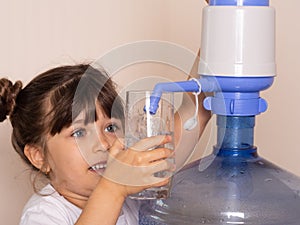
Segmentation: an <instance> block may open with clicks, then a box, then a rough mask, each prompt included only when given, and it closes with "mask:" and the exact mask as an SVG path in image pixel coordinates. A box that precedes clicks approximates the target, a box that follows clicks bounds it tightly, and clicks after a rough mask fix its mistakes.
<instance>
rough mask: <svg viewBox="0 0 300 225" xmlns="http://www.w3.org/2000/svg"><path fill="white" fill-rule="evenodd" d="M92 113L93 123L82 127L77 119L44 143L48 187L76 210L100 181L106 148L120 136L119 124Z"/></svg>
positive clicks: (80, 121)
mask: <svg viewBox="0 0 300 225" xmlns="http://www.w3.org/2000/svg"><path fill="white" fill-rule="evenodd" d="M96 111H97V117H98V119H97V121H96V122H95V123H93V124H92V123H90V124H86V125H85V124H84V118H82V117H81V116H78V118H77V119H76V120H75V121H74V122H73V124H72V125H71V126H70V127H68V128H65V129H63V130H62V131H61V132H60V133H59V134H56V135H55V136H53V137H50V138H49V140H48V143H47V146H48V157H47V160H48V164H49V166H50V168H51V172H50V180H51V184H52V185H53V186H54V188H55V189H56V190H57V191H58V192H59V193H60V194H61V195H63V196H64V197H65V198H66V199H68V200H69V201H70V202H72V203H74V204H75V205H77V206H79V207H83V206H84V204H85V201H86V200H87V199H88V197H89V196H90V194H91V192H92V191H93V190H94V188H95V186H96V184H97V183H98V181H99V179H100V178H101V176H100V175H101V174H102V173H103V172H104V170H105V168H106V162H107V158H108V150H109V148H110V147H111V146H112V144H113V142H114V141H115V140H116V139H117V138H118V137H120V136H121V135H122V133H123V132H122V124H121V121H120V120H118V119H114V118H108V117H107V116H105V114H103V113H102V111H101V110H100V108H99V106H97V109H96ZM99 174H100V175H99Z"/></svg>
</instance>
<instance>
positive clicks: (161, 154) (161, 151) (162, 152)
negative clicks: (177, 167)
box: [141, 148, 174, 163]
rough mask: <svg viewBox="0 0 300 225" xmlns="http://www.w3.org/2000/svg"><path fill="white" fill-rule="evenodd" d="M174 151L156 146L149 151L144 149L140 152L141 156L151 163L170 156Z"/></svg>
mask: <svg viewBox="0 0 300 225" xmlns="http://www.w3.org/2000/svg"><path fill="white" fill-rule="evenodd" d="M173 154H174V151H173V150H171V149H168V148H157V149H153V150H151V151H145V152H143V153H141V157H143V160H144V161H145V162H148V163H151V162H154V161H158V160H162V159H166V158H170V157H172V155H173Z"/></svg>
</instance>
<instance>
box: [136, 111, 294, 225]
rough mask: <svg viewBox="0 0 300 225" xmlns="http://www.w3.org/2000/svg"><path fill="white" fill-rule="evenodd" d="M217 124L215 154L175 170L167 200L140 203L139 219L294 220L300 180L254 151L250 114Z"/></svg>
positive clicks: (175, 224) (271, 223) (161, 222)
mask: <svg viewBox="0 0 300 225" xmlns="http://www.w3.org/2000/svg"><path fill="white" fill-rule="evenodd" d="M217 123H218V143H217V145H216V147H215V149H214V153H213V154H211V155H209V156H208V157H205V158H203V159H201V160H199V161H196V162H194V163H192V164H190V165H188V166H186V167H185V168H183V169H182V170H181V171H180V172H178V173H177V174H176V175H175V176H174V177H173V184H172V189H171V194H170V197H169V198H168V199H165V200H163V199H161V200H155V201H148V202H144V203H143V204H142V206H141V208H140V212H139V221H140V222H139V224H142V225H166V224H168V225H169V224H170V225H183V224H188V225H194V224H216V225H217V224H251V225H254V224H255V225H283V224H284V225H298V224H299V223H300V198H299V193H300V179H299V177H297V176H295V175H293V174H291V173H289V172H287V171H285V170H283V169H281V168H279V167H278V166H276V165H274V164H272V163H270V162H268V161H267V160H265V159H263V158H261V157H259V156H258V154H257V150H256V148H255V147H253V145H252V142H253V127H254V117H244V118H241V117H220V116H218V122H217ZM222 140H223V141H222Z"/></svg>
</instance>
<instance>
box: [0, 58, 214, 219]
mask: <svg viewBox="0 0 300 225" xmlns="http://www.w3.org/2000/svg"><path fill="white" fill-rule="evenodd" d="M192 111H193V110H192ZM203 112H204V111H203V110H200V114H203ZM203 115H205V116H202V117H201V120H200V122H201V123H200V126H201V128H203V127H204V126H205V123H206V122H207V120H208V118H209V116H208V114H207V113H205V114H203ZM7 116H9V119H10V121H11V124H12V127H13V132H12V144H13V147H14V148H15V150H16V151H17V152H18V154H19V155H20V156H21V158H22V159H23V160H24V161H25V162H26V163H27V164H28V165H30V166H31V167H32V168H33V169H34V170H36V171H37V174H38V176H45V177H47V178H48V179H49V184H47V185H46V186H45V187H44V188H42V189H41V190H40V191H37V193H36V194H34V195H33V196H32V197H31V199H30V200H29V201H28V203H27V204H26V206H25V208H24V211H23V214H22V217H21V222H20V224H21V225H26V224H30V225H38V224H43V225H54V224H55V225H57V224H59V225H73V224H76V225H80V224H85V225H86V224H89V225H96V224H101V225H104V224H107V225H108V224H118V225H120V224H129V225H134V224H137V210H138V209H137V206H136V202H134V201H131V200H128V199H127V200H126V197H127V196H128V195H130V194H133V193H137V192H140V191H142V190H143V189H145V188H148V187H150V186H161V185H164V184H166V183H167V182H168V179H160V180H153V176H152V175H151V174H153V173H155V172H157V171H159V170H162V169H164V170H167V169H172V165H168V163H167V161H166V160H165V159H166V158H168V157H171V156H172V151H171V150H169V149H166V148H157V149H155V150H153V151H144V150H146V149H149V148H153V147H156V146H159V145H161V144H164V143H167V142H170V141H171V138H170V137H169V136H157V137H151V138H147V139H144V140H142V141H140V142H139V143H137V144H136V145H135V146H133V148H134V149H140V150H141V151H134V150H132V149H126V151H124V145H123V142H122V140H121V139H120V138H119V137H121V135H122V126H123V124H122V122H123V118H124V113H123V107H122V102H121V100H120V98H119V97H118V95H117V92H116V90H115V87H114V84H113V83H112V81H111V80H110V79H109V78H108V76H107V75H106V73H105V72H104V71H101V70H96V69H94V68H92V67H91V66H89V65H85V64H80V65H74V66H62V67H57V68H54V69H51V70H49V71H47V72H45V73H43V74H41V75H39V76H37V77H36V78H34V79H33V80H32V81H31V82H30V83H29V84H28V85H27V86H26V87H25V88H23V89H22V83H21V82H20V81H17V82H16V83H15V84H13V83H12V82H11V81H9V80H7V79H1V80H0V121H4V120H5V119H6V118H7ZM177 121H180V120H179V117H178V116H177ZM176 124H177V125H176V129H177V130H178V131H180V130H181V123H180V122H177V123H176ZM93 130H96V131H97V132H96V134H97V135H95V132H93ZM201 130H202V129H201ZM194 133H195V134H194V136H193V135H191V136H189V139H190V138H192V139H194V140H195V141H192V142H189V143H188V146H185V147H189V146H192V145H194V144H195V143H196V141H197V137H196V138H195V135H196V136H198V137H199V136H200V134H201V132H200V133H199V132H198V133H197V132H194ZM189 135H190V134H189ZM180 136H184V133H182V132H176V133H175V138H177V139H179V138H178V137H180ZM94 138H97V140H98V141H97V140H96V139H95V141H94ZM91 152H92V153H93V154H95V155H97V157H96V160H95V157H93V158H92V159H90V158H89V155H90V154H91ZM116 162H117V163H119V164H123V165H127V166H128V165H129V166H131V167H132V168H134V167H137V166H143V167H145V168H151V169H152V170H151V173H149V170H148V172H147V170H145V171H144V174H142V176H143V177H144V178H145V179H146V180H149V181H150V180H151V181H152V182H150V183H151V184H149V185H146V184H145V185H143V186H132V185H126V184H124V183H122V184H120V183H118V182H117V181H116V180H114V177H110V176H109V175H107V176H106V174H117V173H120V172H121V171H118V168H119V167H118V166H114V165H116ZM153 168H157V169H156V170H155V169H153ZM99 174H100V175H101V176H99ZM35 180H36V179H35Z"/></svg>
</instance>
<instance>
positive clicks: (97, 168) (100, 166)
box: [89, 161, 107, 174]
mask: <svg viewBox="0 0 300 225" xmlns="http://www.w3.org/2000/svg"><path fill="white" fill-rule="evenodd" d="M106 165H107V162H106V161H105V162H99V163H96V164H94V165H92V166H91V167H89V171H92V172H96V173H98V174H103V172H104V171H105V169H106Z"/></svg>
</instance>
